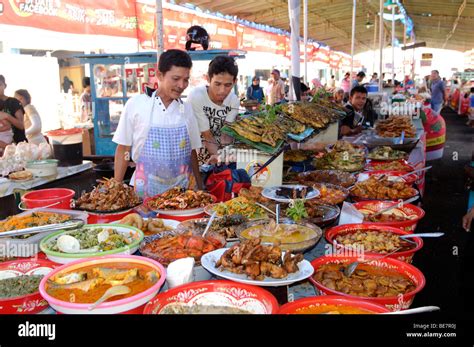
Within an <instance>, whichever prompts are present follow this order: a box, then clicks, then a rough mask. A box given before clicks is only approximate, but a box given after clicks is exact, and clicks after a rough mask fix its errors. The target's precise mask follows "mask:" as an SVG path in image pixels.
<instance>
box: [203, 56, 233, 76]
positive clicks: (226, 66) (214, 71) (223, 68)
mask: <svg viewBox="0 0 474 347" xmlns="http://www.w3.org/2000/svg"><path fill="white" fill-rule="evenodd" d="M221 73H228V74H229V75H231V76H232V77H234V80H235V79H236V78H237V75H238V74H239V67H238V66H237V63H236V62H235V60H234V58H232V57H229V56H227V55H218V56H217V57H215V58H214V59H212V61H211V62H210V63H209V69H208V70H207V75H208V76H209V80H212V77H214V75H219V74H221Z"/></svg>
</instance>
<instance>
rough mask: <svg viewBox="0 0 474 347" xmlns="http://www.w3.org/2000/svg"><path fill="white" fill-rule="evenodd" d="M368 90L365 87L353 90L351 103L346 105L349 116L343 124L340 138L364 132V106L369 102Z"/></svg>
mask: <svg viewBox="0 0 474 347" xmlns="http://www.w3.org/2000/svg"><path fill="white" fill-rule="evenodd" d="M367 95H368V93H367V89H365V87H363V86H357V87H354V88H352V90H351V94H350V98H349V102H348V103H347V104H346V105H345V108H346V109H347V116H346V117H345V118H344V119H343V120H342V122H341V128H340V131H339V133H340V137H342V136H353V135H357V134H360V133H361V132H362V124H363V123H364V119H365V117H364V115H363V111H364V106H365V104H366V102H367Z"/></svg>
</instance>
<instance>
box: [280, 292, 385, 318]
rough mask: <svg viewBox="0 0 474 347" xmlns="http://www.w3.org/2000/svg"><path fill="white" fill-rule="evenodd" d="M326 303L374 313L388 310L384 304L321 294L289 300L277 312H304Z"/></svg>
mask: <svg viewBox="0 0 474 347" xmlns="http://www.w3.org/2000/svg"><path fill="white" fill-rule="evenodd" d="M327 305H331V306H338V307H350V308H355V309H361V310H365V311H368V313H374V314H375V313H386V312H390V310H389V309H388V308H386V307H385V306H382V305H378V304H374V303H371V302H368V301H364V300H359V299H352V298H346V297H344V296H339V295H321V296H313V297H310V298H303V299H299V300H296V301H293V302H289V303H287V304H285V305H283V306H281V307H280V310H279V311H278V314H304V313H301V310H303V309H306V308H312V307H320V306H327Z"/></svg>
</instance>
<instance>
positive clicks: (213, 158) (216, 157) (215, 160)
mask: <svg viewBox="0 0 474 347" xmlns="http://www.w3.org/2000/svg"><path fill="white" fill-rule="evenodd" d="M220 162H221V156H220V155H219V154H213V155H211V157H210V158H209V159H208V160H207V164H209V165H216V164H218V163H220Z"/></svg>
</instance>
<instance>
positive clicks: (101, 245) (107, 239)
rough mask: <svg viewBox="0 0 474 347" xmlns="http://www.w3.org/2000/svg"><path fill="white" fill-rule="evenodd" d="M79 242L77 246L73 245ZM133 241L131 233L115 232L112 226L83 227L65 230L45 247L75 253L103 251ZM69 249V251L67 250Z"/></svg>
mask: <svg viewBox="0 0 474 347" xmlns="http://www.w3.org/2000/svg"><path fill="white" fill-rule="evenodd" d="M74 239H76V240H77V241H78V242H79V246H80V247H79V248H78V247H77V246H75V244H76V245H77V242H76V241H75V240H74ZM132 242H133V240H132V237H131V235H130V236H128V237H127V235H125V234H122V233H119V232H117V231H116V230H115V229H112V228H83V229H79V230H74V231H71V232H67V233H64V234H62V235H61V236H59V237H58V238H53V239H51V240H50V241H49V242H48V243H47V244H46V248H47V249H48V250H50V251H53V252H60V253H76V252H74V250H76V251H77V253H80V252H86V251H90V252H105V251H111V250H114V249H118V248H122V247H125V246H128V245H130V244H131V243H132ZM69 250H71V251H69Z"/></svg>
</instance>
